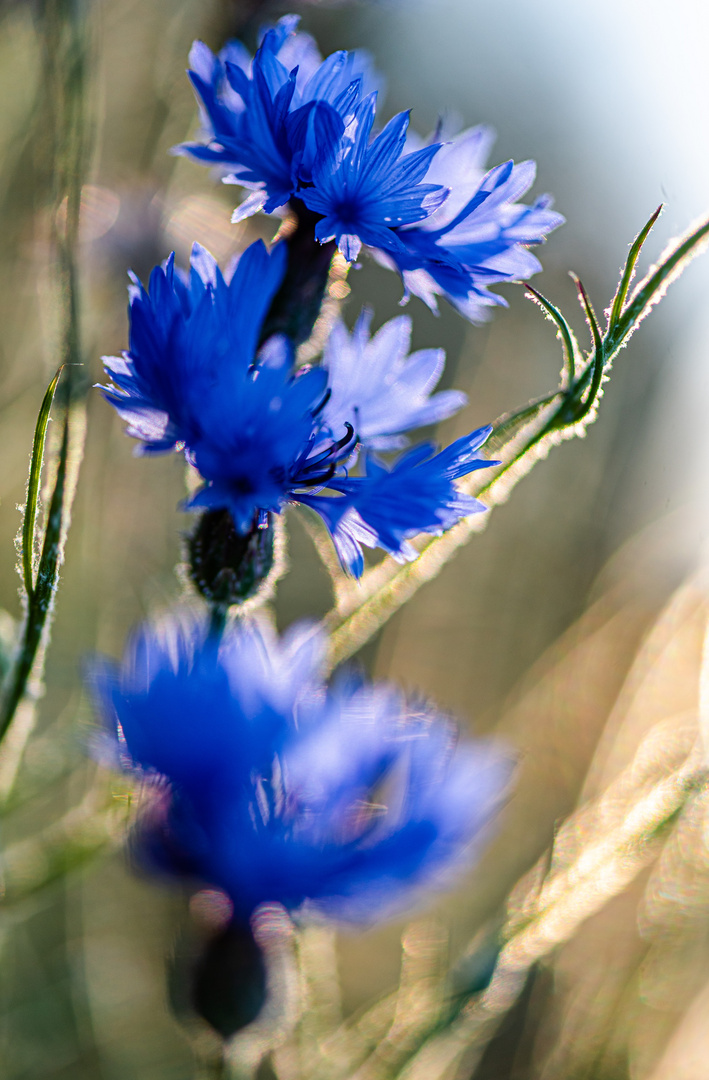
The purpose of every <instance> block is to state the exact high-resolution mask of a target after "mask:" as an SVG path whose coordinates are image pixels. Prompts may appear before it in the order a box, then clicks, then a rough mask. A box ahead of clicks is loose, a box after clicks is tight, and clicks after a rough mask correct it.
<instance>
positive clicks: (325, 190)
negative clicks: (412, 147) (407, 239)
mask: <svg viewBox="0 0 709 1080" xmlns="http://www.w3.org/2000/svg"><path fill="white" fill-rule="evenodd" d="M376 100H377V98H376V94H371V95H370V96H369V97H368V98H365V100H364V101H362V102H361V103H360V104H359V105H358V106H357V108H356V109H355V112H354V115H353V117H352V119H351V120H350V122H349V124H348V125H347V127H346V129H345V131H344V133H343V135H342V137H341V138H340V139H339V141H338V142H337V143H332V142H328V141H327V140H323V143H322V151H321V153H320V155H319V156H318V159H317V162H316V164H315V167H314V169H313V182H312V185H311V186H309V187H307V188H304V189H303V191H302V192H301V197H302V199H303V202H304V203H305V205H306V206H307V207H308V208H309V209H310V210H314V211H315V212H316V213H318V214H322V215H323V216H322V219H321V220H320V221H319V222H318V223H317V225H316V226H315V236H316V238H317V239H318V240H320V242H321V243H325V242H326V241H327V240H332V239H334V240H336V242H337V246H338V248H339V250H340V251H341V252H342V254H343V255H344V257H345V258H346V259H347V260H348V261H350V262H352V261H353V260H354V259H356V258H357V256H358V255H359V252H360V249H361V247H362V244H367V245H369V247H373V248H380V249H382V250H383V251H391V252H395V251H397V250H398V249H399V247H400V246H401V244H400V241H399V239H398V237H397V230H398V229H399V228H400V227H401V226H403V225H412V224H414V223H415V222H418V221H422V220H423V219H424V218H427V217H428V216H429V215H430V214H432V213H433V212H434V211H435V210H437V209H438V207H439V206H441V204H442V203H443V202H445V199H446V197H447V195H448V192H447V190H446V189H445V188H444V187H441V185H440V184H424V183H422V180H423V178H424V177H425V175H426V173H427V171H428V167H429V165H430V163H431V159H432V158H433V157H434V156H435V154H436V152H437V150H438V146H437V145H433V146H426V147H424V148H423V149H421V150H416V151H414V152H412V153H408V154H406V153H404V148H405V144H406V130H407V128H408V126H409V115H408V113H399V114H398V115H397V116H395V117H393V119H392V120H390V121H389V123H388V124H387V125H386V127H385V128H384V130H383V131H382V132H381V133H380V134H379V135H377V136H376V137H375V138H374V139H373V140H372V141H371V143H370V135H371V131H372V126H373V124H374V117H375V112H376Z"/></svg>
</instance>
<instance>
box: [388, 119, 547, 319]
mask: <svg viewBox="0 0 709 1080" xmlns="http://www.w3.org/2000/svg"><path fill="white" fill-rule="evenodd" d="M438 137H439V134H438V133H436V135H435V136H433V138H434V139H436V140H437V138H438ZM492 140H493V136H492V132H491V131H490V129H489V128H485V127H476V128H471V129H469V130H468V131H464V132H462V133H461V134H460V135H458V136H457V137H456V138H454V139H453V140H452V141H450V142H445V143H443V145H441V146H440V149H439V150H438V152H437V153H436V155H435V157H434V158H433V159H432V161H431V164H430V167H429V169H428V172H427V174H426V177H425V179H426V180H427V182H428V183H431V184H441V185H443V186H444V187H445V188H446V189H447V190H448V192H449V195H448V198H447V200H446V201H445V203H444V204H443V205H442V206H441V207H440V209H438V210H437V211H436V212H435V213H434V214H431V215H430V216H428V217H426V218H425V219H424V220H421V221H420V222H418V223H417V224H415V225H410V226H404V227H402V228H401V229H397V238H398V240H399V242H400V246H398V247H396V248H394V247H392V248H390V249H389V250H388V252H387V253H386V254H382V253H379V254H378V258H379V259H380V261H384V262H386V263H387V264H388V265H391V266H393V267H395V268H396V269H398V270H399V272H400V273H401V276H402V278H403V280H404V285H405V287H406V290H407V295H408V294H410V293H413V294H414V295H416V296H420V297H421V299H422V300H424V301H425V303H427V304H428V306H429V307H430V308H431V309H432V310H433V311H436V310H437V297H438V296H445V298H446V299H447V300H448V301H449V302H450V303H451V304H453V305H454V306H455V307H456V308H457V309H458V310H459V311H460V312H461V314H463V315H465V316H466V318H468V319H470V320H471V321H472V322H481V321H483V320H484V319H485V317H486V313H487V309H488V308H489V307H490V306H491V305H495V304H503V305H504V304H505V300H504V299H503V298H502V297H501V296H497V295H495V294H494V293H491V292H489V291H488V286H490V285H492V284H495V283H497V282H502V281H523V280H526V279H527V278H528V277H531V275H532V274H536V273H537V272H538V271H539V270H541V268H542V267H541V264H540V262H539V260H538V259H537V258H536V257H535V256H534V255H533V254H532V253H531V251H529V246H530V245H531V244H540V243H542V242H543V241H544V240H545V239H546V236H547V235H548V234H549V233H550V232H552V230H553V229H556V228H558V226H559V225H562V224H563V223H564V218H563V217H562V216H561V214H557V213H556V212H555V211H553V210H552V209H551V207H552V199H551V197H550V196H548V195H542V196H540V197H539V198H538V199H536V201H535V202H534V203H533V204H532V205H531V206H526V205H525V204H523V203H520V202H518V200H519V199H520V198H521V197H522V196H523V195H524V194H526V192H527V191H528V190H529V188H530V187H531V186H532V184H533V183H534V178H535V174H536V166H535V164H534V162H533V161H524V162H522V163H521V164H520V165H515V164H514V162H512V161H508V162H506V163H505V164H503V165H498V166H497V167H496V168H494V169H490V170H489V171H487V172H486V171H485V168H484V164H485V160H486V158H487V154H488V152H489V149H490V146H491V144H492Z"/></svg>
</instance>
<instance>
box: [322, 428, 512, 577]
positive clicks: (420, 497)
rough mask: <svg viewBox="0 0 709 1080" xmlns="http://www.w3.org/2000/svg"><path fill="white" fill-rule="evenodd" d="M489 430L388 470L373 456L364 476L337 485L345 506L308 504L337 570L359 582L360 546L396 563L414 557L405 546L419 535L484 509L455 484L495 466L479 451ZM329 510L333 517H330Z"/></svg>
mask: <svg viewBox="0 0 709 1080" xmlns="http://www.w3.org/2000/svg"><path fill="white" fill-rule="evenodd" d="M491 431H492V428H490V427H485V428H479V429H478V431H473V432H472V433H471V434H470V435H464V436H463V437H462V438H460V439H457V440H456V442H454V443H451V445H450V446H448V447H446V449H445V450H442V451H441V452H440V453H436V447H435V446H433V445H432V444H431V443H421V444H420V445H418V446H415V447H413V449H411V450H409V451H408V452H407V453H406V454H404V455H403V456H402V457H400V458H399V460H398V461H397V462H395V463H394V465H393V466H391V467H389V466H387V465H386V463H385V462H383V461H380V460H379V459H378V458H377V457H375V456H374V455H369V456H368V457H367V459H366V476H365V477H364V478H363V480H361V481H358V479H357V478H354V479H353V480H351V481H350V482H349V485H348V482H347V481H346V480H345V481H342V490H344V491H347V492H349V494H350V500H349V504H347V505H345V506H343V511H344V512H342V513H338V511H339V510H340V506H339V505H338V504H337V503H335V504H326V505H324V506H323V505H322V502H321V501H320V500H318V497H317V496H314V497H311V498H310V499H309V500H308V505H313V502H314V501H315V502H316V506H317V508H318V509H319V512H320V514H321V515H322V517H323V518H324V520H325V521H326V523H327V524H328V527H329V528H330V531H331V533H332V538H333V542H334V544H335V547H336V549H337V553H338V555H339V557H340V561H341V563H342V565H343V566H344V567H345V569H347V570H348V571H349V573H351V574H354V575H355V577H360V576H361V574H362V572H363V570H364V561H363V554H362V545H364V546H365V547H370V548H374V547H379V548H383V549H384V551H388V552H389V554H390V555H393V556H394V558H396V559H398V560H400V561H409V560H412V559H415V558H417V556H418V552H417V550H416V548H414V547H413V546H412V545H411V544H410V543H409V541H410V540H411V539H412V538H413V537H414V536H417V535H418V534H419V533H422V532H426V533H434V534H436V533H442V532H445V531H446V530H447V529H450V528H452V526H453V525H455V524H456V523H457V522H458V521H460V520H461V518H464V517H468V516H469V515H471V514H479V513H481V512H482V511H484V510H486V509H487V507H486V506H485V505H484V504H483V503H481V502H480V501H479V500H478V499H475V498H473V496H472V495H466V494H465V493H464V492H461V491H459V490H458V488H457V487H456V485H455V483H454V481H455V480H457V479H459V478H460V477H461V476H467V475H468V474H469V473H471V472H474V471H475V470H477V469H484V468H487V467H488V466H490V465H497V464H499V462H496V461H488V460H487V459H486V458H482V457H480V456H479V454H478V450H479V449H480V447H481V446H482V445H483V443H484V442H485V440H486V439H487V438H488V436H489V435H490V432H491ZM333 511H334V513H333Z"/></svg>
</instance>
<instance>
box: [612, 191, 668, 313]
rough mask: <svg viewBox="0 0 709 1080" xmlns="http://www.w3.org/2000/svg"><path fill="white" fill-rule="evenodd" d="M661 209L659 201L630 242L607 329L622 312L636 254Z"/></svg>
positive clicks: (638, 252)
mask: <svg viewBox="0 0 709 1080" xmlns="http://www.w3.org/2000/svg"><path fill="white" fill-rule="evenodd" d="M662 210H663V205H662V203H660V205H659V206H658V208H657V210H656V211H655V213H654V214H653V215H652V217H651V218H650V220H649V221H647V222H646V223H645V225H643V227H642V229H641V230H640V232H639V233H638V235H637V236H636V237H635V239H634V241H633V243H632V244H631V247H630V251H629V253H628V258H627V260H626V263H625V266H624V267H623V273H622V274H621V277H620V281H619V283H618V288H617V290H616V294H615V296H614V297H613V302H612V305H611V313H610V318H609V320H608V328H609V329H610V328H611V327H613V326H615V324H616V323H617V322H618V319H619V318H620V316H621V315H622V314H623V305H624V304H625V298H626V297H627V295H628V289H629V288H630V283H631V281H632V280H633V274H634V273H635V264H636V263H637V261H638V256H639V255H640V251H641V249H642V246H643V244H644V243H645V241H646V240H647V238H648V236H649V235H650V231H651V229H652V228H653V226H654V224H655V222H656V221H657V219H658V218H659V216H660V214H661V213H662Z"/></svg>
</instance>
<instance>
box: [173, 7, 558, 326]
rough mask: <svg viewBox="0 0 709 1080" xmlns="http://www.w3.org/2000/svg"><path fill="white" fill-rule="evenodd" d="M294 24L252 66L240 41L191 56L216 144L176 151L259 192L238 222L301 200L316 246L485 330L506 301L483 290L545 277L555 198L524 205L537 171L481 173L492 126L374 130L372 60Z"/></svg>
mask: <svg viewBox="0 0 709 1080" xmlns="http://www.w3.org/2000/svg"><path fill="white" fill-rule="evenodd" d="M297 23H298V19H297V17H296V16H292V15H291V16H285V17H284V18H283V19H281V20H280V21H279V23H278V24H277V25H276V27H275V28H273V29H271V30H269V31H268V32H267V33H266V34H265V35H264V37H263V40H262V44H261V47H260V48H259V50H258V52H257V54H256V56H255V57H254V59H253V61H251V58H250V56H249V55H248V53H247V52H246V51H245V49H244V48H243V46H241V45H240V44H238V43H236V42H232V43H230V44H229V45H228V46H226V48H225V49H224V50H223V51H222V52H221V53H220V54H219V56H214V55H213V54H212V53H211V52H210V51H209V49H207V47H206V46H205V45H202V44H201V43H197V44H196V45H195V46H194V47H193V51H192V53H191V55H190V62H191V65H192V70H191V72H190V77H191V79H192V82H193V85H194V87H195V90H196V92H197V95H198V97H199V99H200V101H201V109H202V122H203V128H204V132H205V137H206V140H207V141H206V143H185V144H183V145H182V146H181V147H178V148H177V152H179V153H184V154H188V155H189V156H191V157H193V158H195V159H196V160H198V161H201V162H204V163H212V164H216V165H218V166H221V167H222V169H223V170H225V171H226V170H228V171H229V175H228V176H226V177H225V178H224V179H225V180H226V181H227V182H229V183H236V184H239V185H241V186H242V187H246V188H252V189H255V190H254V192H253V194H252V195H251V196H250V197H249V198H247V199H246V200H245V201H244V202H243V203H242V204H241V206H240V207H239V208H238V209H237V210H236V211H235V215H234V220H241V219H242V218H244V217H246V216H248V215H249V214H252V213H255V212H256V211H257V210H264V211H265V212H267V213H270V212H272V211H273V210H276V209H277V208H278V207H281V206H283V205H284V204H286V203H288V202H290V203H291V205H292V206H293V207H294V208H295V209H296V211H298V212H300V211H302V205H303V204H304V205H305V206H306V207H307V208H308V210H309V211H310V212H311V213H312V214H314V215H316V216H317V219H318V220H316V222H315V225H314V228H315V236H316V239H317V240H319V241H320V242H321V243H326V242H328V241H331V240H334V241H335V242H336V243H337V246H338V248H339V250H340V251H341V253H342V254H343V255H344V257H345V258H346V259H347V260H348V261H350V262H352V261H354V260H355V259H356V258H357V257H358V255H359V253H360V250H361V248H362V246H363V245H366V246H367V247H368V248H369V249H370V251H371V252H372V254H373V255H374V256H375V258H377V259H378V260H379V261H380V262H383V263H385V264H386V265H388V266H392V267H394V268H396V269H397V270H398V271H399V272H400V274H401V276H402V278H403V281H404V286H405V290H406V293H405V295H406V296H407V297H408V296H409V295H411V294H414V295H416V296H419V297H421V298H422V299H423V300H424V301H425V302H426V303H427V304H428V305H429V307H430V308H431V309H432V310H434V311H435V310H437V297H438V296H440V295H442V296H445V297H446V298H447V299H448V300H449V301H450V302H451V303H452V304H453V305H454V306H455V307H456V308H457V309H458V310H459V311H460V312H461V313H462V314H463V315H465V316H466V318H469V319H470V320H472V321H474V322H479V321H482V320H483V319H484V317H485V315H486V309H487V308H488V307H490V306H491V305H494V304H504V303H505V301H504V299H502V298H501V297H499V296H496V295H495V294H493V293H490V292H489V291H488V286H490V285H492V284H495V283H496V282H502V281H520V280H524V279H526V278H528V277H529V276H531V275H532V274H534V273H536V272H537V271H538V270H539V269H541V267H540V264H539V262H538V260H537V259H536V258H535V257H534V256H533V255H532V254H531V253H530V251H529V250H528V248H529V246H530V245H532V244H538V243H541V242H543V241H544V240H545V238H546V236H547V235H548V233H550V232H551V231H552V230H553V229H555V228H557V227H558V226H559V225H561V224H562V223H563V220H564V219H563V217H562V216H561V215H560V214H558V213H556V212H554V211H553V210H552V209H551V199H550V197H549V196H546V195H544V196H541V197H540V198H538V199H537V200H536V201H535V202H534V203H533V204H532V205H531V206H527V205H525V204H523V203H520V202H519V201H518V200H519V199H520V198H521V196H522V195H524V194H525V193H526V192H527V191H528V189H529V188H530V187H531V185H532V183H533V181H534V175H535V166H534V163H533V162H531V161H527V162H522V163H521V164H520V165H514V163H513V162H511V161H509V162H506V163H505V164H502V165H499V166H497V167H496V168H494V169H492V170H490V171H489V172H487V173H485V170H484V168H483V164H484V161H485V158H486V156H487V151H488V150H489V147H490V143H491V136H490V132H489V130H488V129H487V128H472V129H470V130H469V131H465V132H463V133H462V134H460V135H458V136H457V137H456V138H454V139H452V140H447V139H444V140H443V141H441V139H442V137H443V134H444V133H443V131H442V129H440V130H439V131H438V132H437V133H436V135H435V136H434V137H433V139H432V140H429V142H428V144H423V143H422V142H421V140H420V139H418V138H417V137H416V136H415V135H413V134H412V133H411V132H410V131H409V130H408V125H409V115H408V113H407V112H402V113H399V114H398V115H396V116H395V117H393V119H392V120H390V121H389V123H388V124H387V125H386V126H385V128H384V129H383V130H382V131H381V132H379V133H378V134H377V133H376V132H375V130H374V125H375V119H376V108H377V92H376V90H370V86H371V85H372V83H373V79H372V77H371V75H370V70H369V60H368V58H367V57H366V55H362V54H361V53H358V52H354V53H334V54H333V55H332V56H330V57H328V59H327V60H325V61H321V59H320V54H319V53H318V51H317V48H316V46H315V43H314V42H313V40H312V38H311V37H309V35H307V34H302V33H296V32H295V31H296V27H297Z"/></svg>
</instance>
